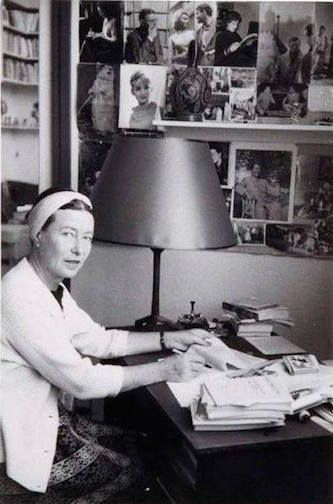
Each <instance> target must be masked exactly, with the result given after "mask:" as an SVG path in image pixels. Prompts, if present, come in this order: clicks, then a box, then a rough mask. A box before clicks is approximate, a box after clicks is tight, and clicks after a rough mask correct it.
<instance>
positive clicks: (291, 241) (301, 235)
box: [266, 217, 333, 257]
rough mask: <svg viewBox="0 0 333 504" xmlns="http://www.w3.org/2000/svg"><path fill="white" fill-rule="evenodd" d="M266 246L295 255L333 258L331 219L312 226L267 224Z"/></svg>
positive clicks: (332, 222)
mask: <svg viewBox="0 0 333 504" xmlns="http://www.w3.org/2000/svg"><path fill="white" fill-rule="evenodd" d="M266 244H267V245H268V246H270V247H273V248H276V249H278V250H282V251H283V252H288V253H290V254H295V255H304V256H322V257H332V256H333V218H332V217H330V218H328V219H324V220H315V221H314V223H313V224H291V225H281V224H267V225H266Z"/></svg>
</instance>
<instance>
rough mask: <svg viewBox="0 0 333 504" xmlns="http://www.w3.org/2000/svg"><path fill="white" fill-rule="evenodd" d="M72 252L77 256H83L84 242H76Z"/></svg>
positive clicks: (78, 240) (77, 240)
mask: <svg viewBox="0 0 333 504" xmlns="http://www.w3.org/2000/svg"><path fill="white" fill-rule="evenodd" d="M72 251H73V253H74V254H76V255H80V254H82V251H83V244H82V240H80V239H79V238H77V239H75V240H74V242H73V245H72Z"/></svg>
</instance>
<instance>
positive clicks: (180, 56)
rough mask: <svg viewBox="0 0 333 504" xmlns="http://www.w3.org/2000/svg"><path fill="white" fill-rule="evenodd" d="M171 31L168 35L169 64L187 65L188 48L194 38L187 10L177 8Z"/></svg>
mask: <svg viewBox="0 0 333 504" xmlns="http://www.w3.org/2000/svg"><path fill="white" fill-rule="evenodd" d="M173 21H174V22H173V30H174V31H173V33H172V35H170V37H169V41H168V46H169V54H168V55H169V64H170V65H171V64H178V65H188V63H189V61H188V49H189V45H190V42H191V41H192V40H194V39H195V31H194V29H193V28H191V26H190V23H191V18H190V15H189V13H188V12H187V11H185V10H182V9H180V10H178V11H176V12H175V14H174V19H173Z"/></svg>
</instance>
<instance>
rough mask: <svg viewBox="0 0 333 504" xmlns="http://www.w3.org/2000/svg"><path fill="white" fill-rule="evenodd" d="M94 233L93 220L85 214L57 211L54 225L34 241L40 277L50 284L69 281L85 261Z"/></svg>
mask: <svg viewBox="0 0 333 504" xmlns="http://www.w3.org/2000/svg"><path fill="white" fill-rule="evenodd" d="M93 233H94V218H93V216H92V215H91V214H90V213H89V212H87V211H85V210H71V209H68V210H57V212H55V214H54V221H53V222H52V223H51V224H50V225H49V226H48V227H47V228H46V229H45V230H44V231H40V233H39V234H38V237H37V245H38V248H37V251H38V252H37V253H38V258H39V264H40V266H41V268H42V270H43V273H44V274H45V276H46V277H47V279H48V280H50V284H51V283H56V284H57V283H59V282H61V281H62V280H63V279H64V278H72V277H74V276H75V275H76V273H77V272H78V271H79V270H80V269H81V267H82V266H83V264H84V262H85V260H86V259H87V257H88V255H89V253H90V250H91V242H92V238H93Z"/></svg>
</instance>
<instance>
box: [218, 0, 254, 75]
mask: <svg viewBox="0 0 333 504" xmlns="http://www.w3.org/2000/svg"><path fill="white" fill-rule="evenodd" d="M258 30H259V2H232V3H231V2H230V3H229V5H228V2H219V3H218V16H217V34H216V43H215V65H217V66H235V67H236V66H237V67H255V66H256V62H257V49H258Z"/></svg>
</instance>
